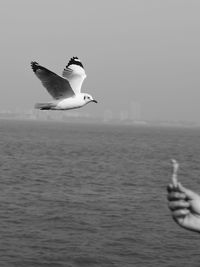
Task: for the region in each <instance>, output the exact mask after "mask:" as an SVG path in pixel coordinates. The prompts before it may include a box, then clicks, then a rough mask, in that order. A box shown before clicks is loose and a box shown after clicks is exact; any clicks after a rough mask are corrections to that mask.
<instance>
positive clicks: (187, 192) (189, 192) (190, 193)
mask: <svg viewBox="0 0 200 267" xmlns="http://www.w3.org/2000/svg"><path fill="white" fill-rule="evenodd" d="M177 187H178V189H179V190H180V192H182V193H184V194H185V195H186V197H188V198H189V199H194V198H197V197H199V195H198V194H197V193H195V192H193V191H192V190H190V189H187V188H186V187H184V186H183V185H182V184H181V183H178V186H177Z"/></svg>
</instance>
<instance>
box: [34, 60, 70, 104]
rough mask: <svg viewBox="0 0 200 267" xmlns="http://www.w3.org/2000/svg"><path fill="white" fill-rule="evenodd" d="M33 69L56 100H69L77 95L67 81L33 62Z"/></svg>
mask: <svg viewBox="0 0 200 267" xmlns="http://www.w3.org/2000/svg"><path fill="white" fill-rule="evenodd" d="M31 67H32V69H33V71H34V73H35V74H36V76H37V77H38V78H39V79H40V81H41V82H42V84H43V86H44V87H45V88H46V89H47V91H48V92H49V94H50V95H51V96H52V97H53V98H54V99H62V98H68V97H71V96H73V95H74V94H75V92H74V91H73V89H72V87H71V85H70V82H69V81H68V80H67V79H64V78H62V77H61V76H59V75H57V74H56V73H54V72H52V71H50V70H48V69H46V68H44V67H43V66H41V65H40V64H39V63H37V62H35V61H34V62H31Z"/></svg>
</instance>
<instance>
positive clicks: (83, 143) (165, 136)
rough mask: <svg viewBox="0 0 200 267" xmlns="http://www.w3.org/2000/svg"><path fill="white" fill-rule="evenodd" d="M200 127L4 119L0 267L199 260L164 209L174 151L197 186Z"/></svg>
mask: <svg viewBox="0 0 200 267" xmlns="http://www.w3.org/2000/svg"><path fill="white" fill-rule="evenodd" d="M199 141H200V130H199V129H184V128H166V127H163V128H161V127H135V126H122V125H119V126H117V125H103V124H99V125H94V124H68V123H56V122H37V121H4V120H1V121H0V266H1V267H4V266H5V267H33V266H37V267H46V266H52V267H61V266H62V267H78V266H87V267H89V266H100V267H104V266H105V267H107V266H109V267H112V266H116V267H129V266H130V267H133V266H136V267H137V266H138V267H143V266H144V267H148V266H149V267H150V266H159V267H160V266H163V267H166V266H176V267H179V266H180V267H182V266H190V267H194V266H199V264H200V235H199V234H198V233H193V232H190V231H186V230H184V229H182V228H180V227H179V226H177V225H176V224H175V222H174V221H173V220H172V218H171V216H170V212H169V210H168V207H167V199H166V186H167V184H168V183H169V181H170V176H171V165H170V164H171V163H170V159H171V158H176V159H177V160H178V161H179V163H180V172H179V180H180V181H182V183H183V184H184V185H185V186H187V187H189V188H191V189H194V190H195V191H197V192H200V142H199Z"/></svg>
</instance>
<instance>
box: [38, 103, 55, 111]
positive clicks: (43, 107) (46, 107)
mask: <svg viewBox="0 0 200 267" xmlns="http://www.w3.org/2000/svg"><path fill="white" fill-rule="evenodd" d="M35 108H36V109H40V110H49V109H54V108H55V104H53V103H36V104H35Z"/></svg>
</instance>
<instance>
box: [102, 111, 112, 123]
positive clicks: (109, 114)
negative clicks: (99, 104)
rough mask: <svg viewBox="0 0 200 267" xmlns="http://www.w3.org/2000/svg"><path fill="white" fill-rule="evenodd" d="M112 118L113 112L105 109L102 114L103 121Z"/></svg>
mask: <svg viewBox="0 0 200 267" xmlns="http://www.w3.org/2000/svg"><path fill="white" fill-rule="evenodd" d="M112 119H113V112H112V110H110V109H106V110H105V111H104V116H103V121H104V122H108V121H111V120H112Z"/></svg>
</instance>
